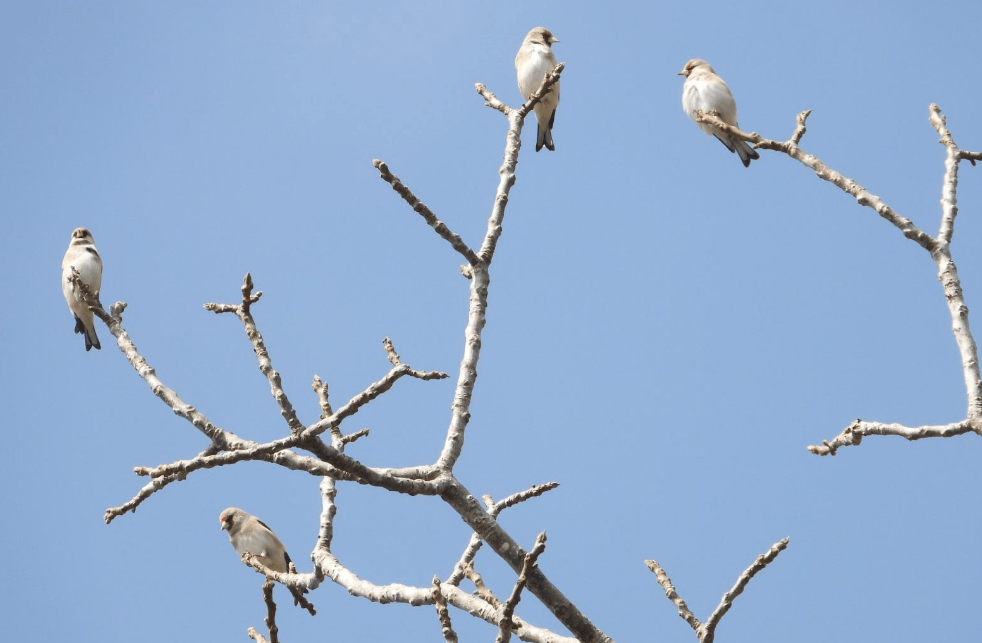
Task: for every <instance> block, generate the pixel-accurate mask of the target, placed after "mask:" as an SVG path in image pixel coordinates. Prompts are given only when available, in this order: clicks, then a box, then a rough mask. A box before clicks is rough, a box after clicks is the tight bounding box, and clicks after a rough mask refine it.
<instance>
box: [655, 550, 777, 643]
mask: <svg viewBox="0 0 982 643" xmlns="http://www.w3.org/2000/svg"><path fill="white" fill-rule="evenodd" d="M788 540H789V539H788V538H785V539H783V540H780V541H778V542H776V543H774V545H772V546H771V548H770V549H769V550H767V551H766V552H765V553H763V554H761V555H760V556H758V557H757V559H756V560H755V561H754V562H753V564H752V565H750V567H748V568H747V569H745V570H744V572H743V573H742V574H740V576H739V577H737V581H736V583H735V584H734V585H733V587H731V588H730V591H728V592H726V593H725V594H723V598H722V600H720V603H719V605H717V606H716V609H714V610H713V613H712V614H710V616H709V618H708V619H706V622H705V623H701V622H699V619H698V618H696V615H695V614H693V613H692V610H690V609H689V606H688V605H686V603H685V601H684V600H682V597H681V596H679V594H678V592H677V591H676V590H675V586H674V585H672V579H670V578H669V577H668V574H667V573H665V570H664V569H663V568H662V567H661V565H659V564H658V562H657V561H654V560H646V561H644V563H645V565H647V566H648V569H650V570H651V571H652V572H654V574H655V578H656V579H657V580H658V584H659V585H661V586H662V589H664V590H665V596H667V597H668V599H669V600H670V601H672V602H673V603H674V604H675V606H676V607H677V608H678V610H679V617H680V618H682V620H684V621H685V622H686V623H688V624H689V627H691V628H692V629H693V630H694V631H695V633H696V638H698V639H699V641H700V643H713V639H714V638H715V637H716V626H717V625H719V621H720V619H722V618H723V615H724V614H726V613H727V612H728V611H730V608H731V607H733V599H735V598H736V597H737V596H739V595H740V594H742V593H743V590H744V589H745V588H746V586H747V584H748V583H749V582H750V579H752V578H753V577H754V576H756V575H757V573H758V572H760V571H761V570H763V569H764V568H765V567H767V566H768V565H769V564H770V563H771V562H773V561H774V559H775V558H777V555H778V554H780V553H781V552H782V551H784V549H785V548H786V547H787V546H788Z"/></svg>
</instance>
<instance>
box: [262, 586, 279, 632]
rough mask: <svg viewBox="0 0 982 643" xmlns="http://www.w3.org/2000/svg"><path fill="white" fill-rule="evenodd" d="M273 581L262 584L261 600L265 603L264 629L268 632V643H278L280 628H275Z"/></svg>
mask: <svg viewBox="0 0 982 643" xmlns="http://www.w3.org/2000/svg"><path fill="white" fill-rule="evenodd" d="M273 585H274V583H273V581H271V580H267V581H266V582H265V583H263V600H264V601H265V602H266V629H268V630H269V643H279V641H280V637H279V632H280V628H278V627H276V602H275V601H273Z"/></svg>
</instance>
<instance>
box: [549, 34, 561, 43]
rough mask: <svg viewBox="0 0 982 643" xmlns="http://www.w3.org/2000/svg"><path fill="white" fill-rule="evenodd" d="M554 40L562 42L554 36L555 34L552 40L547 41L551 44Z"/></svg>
mask: <svg viewBox="0 0 982 643" xmlns="http://www.w3.org/2000/svg"><path fill="white" fill-rule="evenodd" d="M554 42H562V41H561V40H560V39H559V38H556V37H555V36H553V37H552V40H550V41H549V44H550V45H551V44H552V43H554Z"/></svg>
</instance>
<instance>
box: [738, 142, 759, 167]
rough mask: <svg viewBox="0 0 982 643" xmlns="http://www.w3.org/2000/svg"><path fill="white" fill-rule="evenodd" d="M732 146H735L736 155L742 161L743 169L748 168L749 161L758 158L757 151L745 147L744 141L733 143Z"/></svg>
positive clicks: (747, 146)
mask: <svg viewBox="0 0 982 643" xmlns="http://www.w3.org/2000/svg"><path fill="white" fill-rule="evenodd" d="M734 144H735V146H736V153H737V154H739V155H740V160H741V161H743V167H750V161H751V160H757V159H759V158H760V154H758V153H757V150H755V149H754V148H752V147H750V146H749V145H747V142H746V141H734Z"/></svg>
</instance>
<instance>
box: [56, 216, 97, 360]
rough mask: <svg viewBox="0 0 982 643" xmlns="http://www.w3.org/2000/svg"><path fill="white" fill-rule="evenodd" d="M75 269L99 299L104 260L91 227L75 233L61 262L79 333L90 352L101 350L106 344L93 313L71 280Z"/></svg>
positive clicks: (70, 305) (65, 286) (63, 285)
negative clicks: (97, 333) (103, 341)
mask: <svg viewBox="0 0 982 643" xmlns="http://www.w3.org/2000/svg"><path fill="white" fill-rule="evenodd" d="M72 268H74V269H75V270H77V271H78V274H79V278H80V279H81V281H82V283H84V284H85V285H86V286H87V287H88V289H89V290H90V291H91V292H92V293H93V294H95V295H96V297H97V298H98V295H99V289H100V288H102V257H100V256H99V251H98V250H96V247H95V240H94V239H93V238H92V233H91V232H89V230H88V228H75V230H73V231H72V238H71V241H70V242H69V244H68V251H67V252H65V258H64V259H62V260H61V291H62V292H63V293H64V294H65V301H66V302H68V310H70V311H71V313H72V315H73V316H74V317H75V332H76V333H79V334H81V335H83V336H84V337H85V350H86V351H90V350H92V348H93V347H95V349H96V350H101V349H102V345H101V344H99V337H98V336H97V335H96V334H95V320H94V319H93V317H92V311H91V310H89V306H88V304H86V303H85V302H84V301H82V300H81V299H80V298H79V294H80V293H77V292H75V290H76V289H75V284H74V283H72V280H71V276H72Z"/></svg>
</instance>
